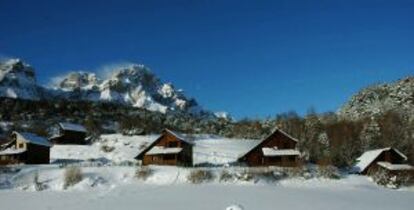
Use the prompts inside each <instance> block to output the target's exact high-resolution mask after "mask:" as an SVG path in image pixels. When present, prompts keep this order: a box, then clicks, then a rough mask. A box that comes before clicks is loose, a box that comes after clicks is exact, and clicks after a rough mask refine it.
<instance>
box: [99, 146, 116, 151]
mask: <svg viewBox="0 0 414 210" xmlns="http://www.w3.org/2000/svg"><path fill="white" fill-rule="evenodd" d="M101 150H102V151H103V152H106V153H110V152H112V151H114V150H115V147H111V146H108V145H102V146H101Z"/></svg>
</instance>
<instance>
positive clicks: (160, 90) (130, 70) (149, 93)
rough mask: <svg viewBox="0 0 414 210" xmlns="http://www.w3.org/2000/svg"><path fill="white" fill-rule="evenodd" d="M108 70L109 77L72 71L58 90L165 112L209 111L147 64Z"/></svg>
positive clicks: (69, 95) (59, 85) (199, 112)
mask: <svg viewBox="0 0 414 210" xmlns="http://www.w3.org/2000/svg"><path fill="white" fill-rule="evenodd" d="M105 70H106V72H108V74H107V75H106V78H98V76H97V75H96V74H93V73H87V72H72V73H69V74H68V75H66V76H65V77H62V78H60V81H58V82H57V85H55V87H54V89H55V90H58V91H59V90H62V91H60V92H66V93H67V95H66V97H67V98H70V99H79V100H89V101H106V102H113V103H120V104H126V105H130V106H134V107H139V108H144V109H147V110H150V111H157V112H162V113H166V112H168V111H183V112H189V113H192V114H207V113H209V112H206V111H204V110H203V109H202V108H201V107H199V106H198V104H197V102H196V101H195V100H194V99H192V98H188V97H186V96H185V95H184V93H183V92H182V91H181V90H176V89H175V87H174V86H173V85H172V84H171V83H163V82H162V81H161V80H160V79H159V78H158V77H157V76H156V75H155V74H154V73H152V72H151V70H150V69H149V68H147V67H146V66H144V65H141V64H126V65H122V66H114V67H112V68H108V67H107V68H106V69H105Z"/></svg>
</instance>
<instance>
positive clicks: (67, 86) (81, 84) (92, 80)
mask: <svg viewBox="0 0 414 210" xmlns="http://www.w3.org/2000/svg"><path fill="white" fill-rule="evenodd" d="M100 82H101V81H100V80H99V79H98V78H97V77H96V74H95V73H88V72H83V71H78V72H70V73H68V74H67V75H66V76H65V77H63V79H61V81H59V82H58V84H56V86H57V88H60V89H62V90H65V91H73V90H76V89H84V90H90V89H95V88H97V87H98V85H99V83H100Z"/></svg>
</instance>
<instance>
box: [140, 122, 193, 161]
mask: <svg viewBox="0 0 414 210" xmlns="http://www.w3.org/2000/svg"><path fill="white" fill-rule="evenodd" d="M164 132H165V133H169V134H171V135H173V136H174V137H176V138H177V139H178V140H180V141H183V142H186V143H188V144H190V145H194V142H193V141H190V140H188V138H187V136H189V135H186V134H180V133H178V132H175V131H171V130H169V129H164V130H163V131H162V134H161V135H160V136H159V137H158V138H157V139H156V140H155V141H154V142H152V143H151V144H150V145H149V146H148V147H147V148H146V149H144V150H142V151H141V152H140V153H139V154H138V155H137V156H136V157H135V159H140V158H141V157H142V156H143V155H144V154H145V153H147V152H148V151H150V150H151V149H152V148H153V147H155V145H157V144H158V142H159V141H160V140H161V138H162V137H163V136H164V135H165V133H164Z"/></svg>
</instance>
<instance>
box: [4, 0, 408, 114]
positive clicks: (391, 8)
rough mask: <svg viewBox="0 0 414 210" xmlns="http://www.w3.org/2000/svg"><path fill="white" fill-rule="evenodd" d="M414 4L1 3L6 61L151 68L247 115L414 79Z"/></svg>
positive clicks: (56, 70)
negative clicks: (402, 79)
mask: <svg viewBox="0 0 414 210" xmlns="http://www.w3.org/2000/svg"><path fill="white" fill-rule="evenodd" d="M413 20H414V3H413V2H412V1H411V2H410V1H395V0H393V1H381V0H376V1H352V0H349V1H316V0H314V1H311V0H309V1H304V0H303V1H278V0H274V1H243V0H234V1H233V0H231V1H230V0H228V1H212V0H211V1H207V0H199V1H172V0H170V1H157V0H153V1H149V0H148V1H121V0H118V1H77V0H74V1H73V0H72V1H59V0H54V1H30V0H27V1H20V0H0V56H2V57H19V58H22V59H24V60H25V61H26V62H28V63H30V64H32V65H33V66H34V67H35V68H36V70H37V76H38V80H39V81H40V82H41V83H42V84H47V83H48V81H49V79H50V78H51V77H54V76H58V75H61V74H63V73H65V72H67V71H70V70H93V71H99V69H101V68H102V67H103V66H105V65H108V64H114V63H115V64H116V63H122V62H136V63H143V64H145V65H147V66H149V67H150V68H151V69H152V71H153V72H155V73H156V74H157V75H158V76H159V77H160V78H161V79H162V80H163V81H167V82H172V83H174V84H175V86H176V87H178V88H182V89H184V90H185V91H186V93H187V94H188V95H190V96H193V97H195V98H196V99H197V100H198V101H199V103H200V104H202V105H203V106H204V107H206V108H208V109H211V110H217V111H218V110H225V111H228V112H230V113H231V114H232V115H233V116H235V117H236V118H242V117H267V116H274V115H275V114H277V113H281V112H286V111H290V110H296V111H297V112H299V113H301V114H303V113H306V111H307V110H308V109H309V108H310V107H314V108H315V109H316V110H317V111H318V112H325V111H335V110H337V109H338V108H339V107H340V106H341V105H342V104H343V103H344V102H345V101H346V100H347V99H348V98H349V97H350V96H351V95H352V94H353V93H355V92H356V91H357V90H359V89H360V88H362V87H365V86H367V85H370V84H373V83H378V82H387V81H394V80H397V79H399V78H402V77H405V76H408V75H413V73H414V62H413V61H414V38H413V37H414V21H413Z"/></svg>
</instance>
